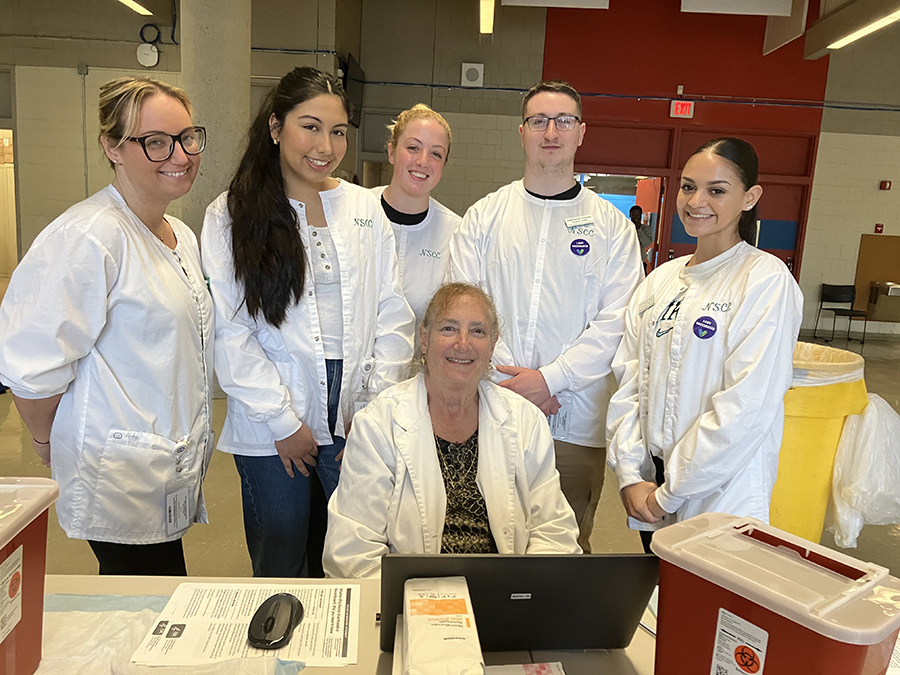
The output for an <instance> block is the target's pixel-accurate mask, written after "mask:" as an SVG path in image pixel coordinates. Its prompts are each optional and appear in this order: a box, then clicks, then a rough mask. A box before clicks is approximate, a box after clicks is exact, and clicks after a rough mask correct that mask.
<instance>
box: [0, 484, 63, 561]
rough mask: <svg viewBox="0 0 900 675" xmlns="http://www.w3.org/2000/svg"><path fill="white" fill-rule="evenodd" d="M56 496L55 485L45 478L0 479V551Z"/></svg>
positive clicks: (57, 490)
mask: <svg viewBox="0 0 900 675" xmlns="http://www.w3.org/2000/svg"><path fill="white" fill-rule="evenodd" d="M57 497H59V485H58V484H57V483H56V481H55V480H50V479H49V478H5V477H2V476H0V548H3V547H4V546H6V545H7V544H8V543H9V542H11V541H12V540H13V538H14V537H15V536H16V535H17V534H19V532H21V531H22V530H24V529H25V528H26V527H27V526H28V525H29V524H30V523H31V521H32V520H34V519H35V518H37V517H38V516H39V515H40V514H41V513H42V512H43V511H45V510H46V509H48V508H50V505H51V504H52V503H53V502H54V501H56V498H57Z"/></svg>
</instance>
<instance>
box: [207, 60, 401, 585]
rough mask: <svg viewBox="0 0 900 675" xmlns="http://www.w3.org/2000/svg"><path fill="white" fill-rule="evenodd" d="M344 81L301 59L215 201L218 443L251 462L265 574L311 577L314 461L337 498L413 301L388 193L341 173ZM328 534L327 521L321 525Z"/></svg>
mask: <svg viewBox="0 0 900 675" xmlns="http://www.w3.org/2000/svg"><path fill="white" fill-rule="evenodd" d="M349 114H350V104H349V100H348V98H347V96H346V94H345V93H344V90H343V89H342V87H341V84H340V82H339V81H338V80H337V79H336V78H334V77H333V76H331V75H328V74H326V73H323V72H320V71H318V70H315V69H313V68H295V69H294V70H293V71H291V72H290V73H288V74H287V75H285V76H284V77H283V78H282V79H281V81H280V82H279V83H278V85H277V86H276V87H275V88H274V89H273V90H272V92H270V93H269V95H268V96H267V97H266V99H265V100H264V101H263V103H262V106H261V108H260V111H259V113H258V114H257V116H256V119H255V120H254V121H253V123H252V125H251V127H250V132H249V138H248V141H247V148H246V150H245V152H244V155H243V157H242V158H241V161H240V164H239V166H238V169H237V172H236V173H235V175H234V178H233V179H232V181H231V185H230V186H229V190H228V192H227V193H224V194H222V195H221V196H220V197H219V198H218V199H216V201H214V202H213V203H212V204H211V205H210V206H209V208H208V209H207V212H206V219H205V221H204V227H203V233H202V250H203V265H204V270H205V272H206V275H207V277H208V278H209V283H210V289H211V291H212V295H213V300H214V303H215V307H216V375H217V376H218V379H219V384H220V385H221V386H222V389H224V390H225V393H226V394H228V412H227V416H226V419H225V426H224V428H223V431H222V436H221V438H220V439H219V444H218V447H219V449H220V450H224V451H225V452H230V453H232V454H233V455H234V459H235V464H236V466H237V469H238V473H239V474H240V476H241V491H242V496H243V508H244V530H245V534H246V537H247V546H248V548H249V551H250V557H251V560H252V562H253V573H254V575H255V576H272V577H297V576H305V575H306V574H307V571H308V569H309V567H310V566H311V567H312V568H313V569H315V568H317V567H319V565H320V564H321V561H317V560H308V559H307V533H308V525H309V514H310V489H311V480H310V473H311V470H314V471H315V473H316V474H317V475H318V478H319V480H320V481H321V483H322V486H323V487H324V489H325V494H326V497H328V496H330V495H331V493H332V492H333V491H334V489H335V487H336V486H337V482H338V478H339V476H340V473H339V471H340V458H341V455H342V453H343V447H344V439H345V438H346V433H347V430H348V429H349V427H350V421H351V418H352V416H353V414H354V412H356V410H358V409H359V408H361V407H362V406H364V405H365V404H366V403H367V402H368V401H369V400H371V398H372V397H373V396H374V395H375V394H376V393H378V392H379V391H381V390H382V389H384V388H386V387H387V386H389V385H391V384H394V383H396V382H398V381H399V380H400V379H401V378H402V375H403V373H404V372H405V366H406V364H407V363H408V362H409V359H410V357H411V355H412V332H413V313H412V310H411V309H410V308H409V305H408V304H407V303H406V300H405V299H404V298H403V294H402V291H401V289H400V281H399V278H398V275H397V272H396V264H395V253H394V238H393V234H392V232H391V226H390V223H388V222H387V220H386V219H385V218H384V214H383V212H382V210H381V206H380V204H379V202H378V199H377V198H376V197H375V196H374V195H373V194H372V193H371V192H369V191H368V190H364V189H363V188H360V187H358V186H356V185H352V184H350V183H347V182H345V181H342V180H338V179H336V178H332V177H331V173H332V172H333V171H334V170H335V169H336V168H337V167H338V165H339V164H340V162H341V160H342V159H343V157H344V154H345V153H346V151H347V136H346V134H347V128H348V119H349ZM323 536H324V535H323Z"/></svg>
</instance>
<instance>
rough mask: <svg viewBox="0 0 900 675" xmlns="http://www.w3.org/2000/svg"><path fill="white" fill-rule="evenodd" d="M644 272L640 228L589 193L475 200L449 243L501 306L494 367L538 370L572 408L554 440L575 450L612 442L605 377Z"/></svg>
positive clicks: (517, 190)
mask: <svg viewBox="0 0 900 675" xmlns="http://www.w3.org/2000/svg"><path fill="white" fill-rule="evenodd" d="M643 274H644V273H643V266H642V264H641V255H640V250H639V247H638V240H637V234H636V233H635V229H634V224H633V223H632V222H631V221H629V220H628V219H627V218H626V217H625V216H624V215H622V213H620V212H619V211H618V210H616V209H615V207H613V206H612V204H610V203H609V202H607V201H605V200H603V199H600V198H599V197H597V196H596V195H595V194H594V193H593V192H591V191H590V190H586V189H582V190H581V191H580V192H579V193H578V196H577V197H575V198H574V199H569V200H552V199H539V198H537V197H534V196H532V195H530V194H528V192H527V191H526V190H525V187H524V185H523V184H522V181H516V182H514V183H511V184H510V185H507V186H505V187H502V188H500V189H499V190H498V191H497V192H494V193H492V194H489V195H488V196H487V197H485V198H483V199H481V200H480V201H478V202H476V203H475V204H474V205H473V206H472V207H471V208H470V209H469V210H468V211H467V212H466V215H465V217H464V218H463V222H462V225H460V228H459V229H458V230H457V231H456V234H455V235H454V236H453V238H452V239H451V240H450V275H451V278H452V279H453V281H471V282H475V283H479V284H481V286H482V288H484V290H485V291H487V292H488V293H489V294H490V295H491V296H492V297H493V299H494V302H495V303H496V305H497V311H498V312H499V314H500V320H501V324H502V326H503V330H502V336H501V339H500V341H499V342H498V343H497V347H496V348H495V349H494V363H495V365H507V366H522V367H526V368H537V369H539V370H540V371H541V373H542V374H543V376H544V379H545V380H546V382H547V386H548V387H549V389H550V393H551V394H554V395H558V394H563V396H561V397H560V402H561V403H563V404H564V406H566V405H570V406H571V407H570V409H569V410H564V413H567V414H568V419H569V422H568V432H567V434H566V435H565V436H563V435H559V434H558V435H557V436H556V438H557V439H558V440H563V441H567V442H569V443H575V444H577V445H584V446H589V447H602V446H603V445H604V442H605V438H604V424H603V421H604V420H605V419H606V404H607V402H608V401H609V393H608V391H607V385H606V376H607V375H608V374H609V373H610V364H611V363H612V359H613V356H614V355H615V353H616V348H617V347H618V346H619V340H620V339H621V337H622V331H623V330H624V327H625V320H624V315H625V307H626V306H627V305H628V300H629V299H630V298H631V294H632V293H633V292H634V289H635V288H636V287H637V285H638V283H639V282H640V280H641V279H642V278H643ZM567 401H568V402H569V403H568V404H567ZM561 414H563V413H561Z"/></svg>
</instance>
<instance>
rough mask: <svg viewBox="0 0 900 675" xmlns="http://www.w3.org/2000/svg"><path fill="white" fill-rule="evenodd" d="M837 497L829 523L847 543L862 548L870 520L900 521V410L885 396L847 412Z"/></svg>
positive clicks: (875, 522) (837, 462)
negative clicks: (858, 410)
mask: <svg viewBox="0 0 900 675" xmlns="http://www.w3.org/2000/svg"><path fill="white" fill-rule="evenodd" d="M831 497H832V503H831V506H830V508H829V513H828V519H827V525H826V527H827V529H828V531H829V532H831V533H832V534H833V535H834V541H835V543H836V544H837V545H838V546H841V547H842V548H856V539H857V537H858V536H859V533H860V531H861V530H862V528H863V525H864V524H865V525H889V524H892V523H900V415H898V414H897V413H896V412H895V411H894V409H893V408H892V407H891V406H890V404H888V403H887V401H885V400H884V399H883V398H881V397H880V396H877V395H875V394H869V405H868V406H866V409H865V411H864V412H863V414H862V415H850V416H848V417H847V421H846V423H845V424H844V431H843V433H842V434H841V442H840V444H839V445H838V449H837V455H836V456H835V458H834V478H833V481H832V487H831Z"/></svg>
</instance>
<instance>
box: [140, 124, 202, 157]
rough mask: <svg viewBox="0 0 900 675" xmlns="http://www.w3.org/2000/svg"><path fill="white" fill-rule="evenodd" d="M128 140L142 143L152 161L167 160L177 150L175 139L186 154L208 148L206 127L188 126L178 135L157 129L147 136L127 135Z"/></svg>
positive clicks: (196, 152) (192, 153) (197, 153)
mask: <svg viewBox="0 0 900 675" xmlns="http://www.w3.org/2000/svg"><path fill="white" fill-rule="evenodd" d="M125 140H126V141H134V142H135V143H140V144H141V147H142V148H143V149H144V154H145V155H147V159H149V160H150V161H151V162H165V161H166V160H167V159H169V157H171V156H172V153H173V152H175V141H178V142H179V143H180V144H181V149H182V150H184V154H186V155H199V154H200V153H201V152H203V150H204V149H205V148H206V129H204V128H203V127H188V128H187V129H185V130H184V131H182V132H181V133H180V134H178V135H177V136H173V135H172V134H167V133H163V132H162V131H156V132H154V133H152V134H147V135H146V136H138V137H137V138H135V137H133V136H127V137H125Z"/></svg>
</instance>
